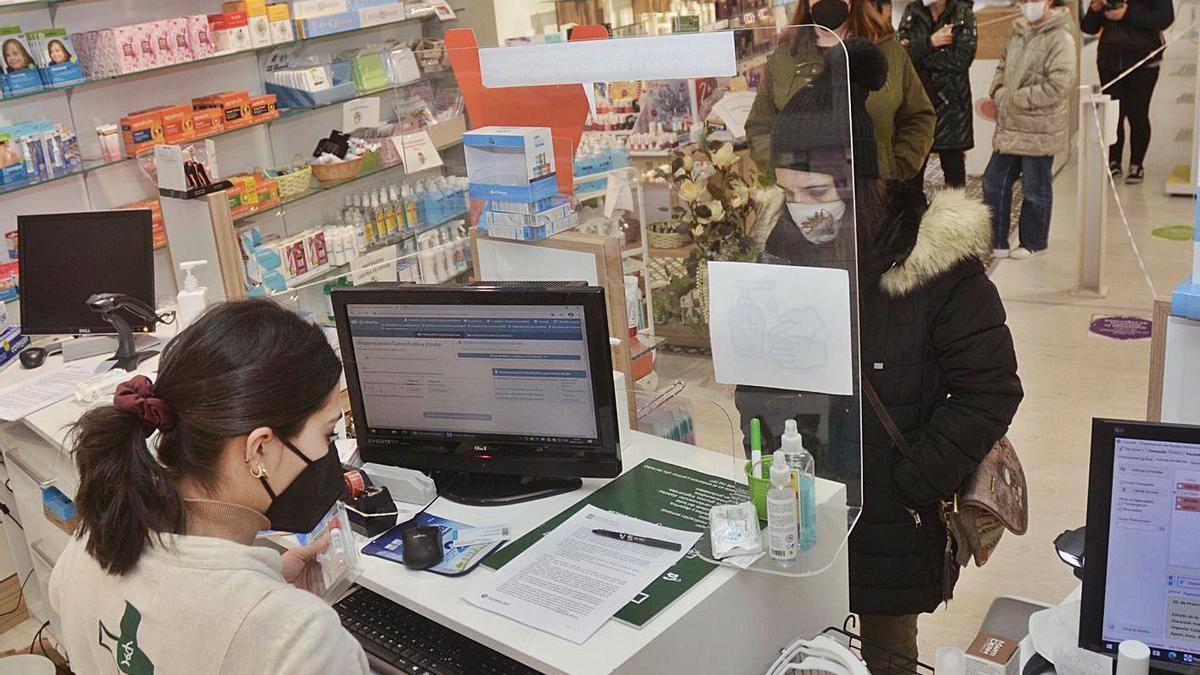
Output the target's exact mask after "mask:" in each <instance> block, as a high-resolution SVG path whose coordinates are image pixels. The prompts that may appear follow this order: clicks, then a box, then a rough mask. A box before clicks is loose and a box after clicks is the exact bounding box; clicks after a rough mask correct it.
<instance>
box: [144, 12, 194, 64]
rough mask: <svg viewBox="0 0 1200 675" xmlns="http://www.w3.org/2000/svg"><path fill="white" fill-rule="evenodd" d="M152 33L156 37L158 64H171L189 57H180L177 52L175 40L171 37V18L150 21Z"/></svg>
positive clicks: (155, 47) (155, 45) (155, 48)
mask: <svg viewBox="0 0 1200 675" xmlns="http://www.w3.org/2000/svg"><path fill="white" fill-rule="evenodd" d="M150 27H151V35H152V37H153V38H154V52H155V54H156V55H157V57H158V65H160V66H169V65H171V64H173V63H180V62H181V61H187V60H188V59H186V58H184V59H180V55H178V54H176V53H175V41H174V40H173V39H172V38H171V20H170V19H161V20H159V21H152V22H151V23H150Z"/></svg>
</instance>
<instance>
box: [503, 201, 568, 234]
mask: <svg viewBox="0 0 1200 675" xmlns="http://www.w3.org/2000/svg"><path fill="white" fill-rule="evenodd" d="M538 204H542V205H544V206H543V207H542V208H540V209H538V210H537V211H535V212H533V213H507V212H505V211H496V210H493V209H492V208H491V207H490V206H488V207H485V209H484V217H485V218H486V220H487V224H488V227H492V226H494V225H508V226H512V227H549V226H550V225H552V224H553V223H555V222H556V221H559V220H562V219H563V218H566V217H567V216H568V215H570V214H571V205H570V203H568V202H567V199H566V198H565V197H561V196H559V197H553V198H551V199H547V200H543V201H541V202H538Z"/></svg>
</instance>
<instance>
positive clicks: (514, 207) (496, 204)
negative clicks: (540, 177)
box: [487, 195, 566, 215]
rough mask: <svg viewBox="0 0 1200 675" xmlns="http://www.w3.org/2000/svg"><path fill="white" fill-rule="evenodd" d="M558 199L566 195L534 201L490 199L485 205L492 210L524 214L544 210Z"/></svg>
mask: <svg viewBox="0 0 1200 675" xmlns="http://www.w3.org/2000/svg"><path fill="white" fill-rule="evenodd" d="M559 199H566V197H563V196H562V195H554V196H552V197H548V198H546V199H543V200H541V201H536V202H533V203H529V202H502V201H490V202H488V204H487V206H488V208H489V209H491V210H493V211H503V212H504V213H520V214H524V215H532V214H534V213H537V212H539V211H545V210H546V209H548V208H550V207H552V206H554V205H555V204H557V203H558V200H559Z"/></svg>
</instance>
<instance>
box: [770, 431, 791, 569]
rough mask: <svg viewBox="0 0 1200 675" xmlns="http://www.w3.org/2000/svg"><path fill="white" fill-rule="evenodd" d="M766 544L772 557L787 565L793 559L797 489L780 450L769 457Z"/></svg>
mask: <svg viewBox="0 0 1200 675" xmlns="http://www.w3.org/2000/svg"><path fill="white" fill-rule="evenodd" d="M767 544H768V550H769V553H770V554H771V559H772V560H774V561H776V562H777V563H779V564H781V565H784V566H786V565H788V564H789V563H791V562H792V561H794V560H795V559H796V492H795V491H794V490H792V471H791V469H789V468H788V465H787V460H786V459H784V456H783V451H782V450H776V451H775V455H774V456H773V457H772V458H771V489H770V490H768V491H767Z"/></svg>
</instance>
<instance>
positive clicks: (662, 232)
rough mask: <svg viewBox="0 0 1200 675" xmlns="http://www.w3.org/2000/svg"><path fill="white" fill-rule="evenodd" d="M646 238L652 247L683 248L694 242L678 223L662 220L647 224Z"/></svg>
mask: <svg viewBox="0 0 1200 675" xmlns="http://www.w3.org/2000/svg"><path fill="white" fill-rule="evenodd" d="M646 238H647V240H648V241H649V243H650V248H683V247H684V246H687V245H688V244H690V243H691V242H692V238H691V237H690V236H688V233H687V232H685V231H684V230H683V229H682V228H681V227H680V226H679V224H678V223H674V222H669V221H660V222H657V223H650V224H649V225H647V226H646Z"/></svg>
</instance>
